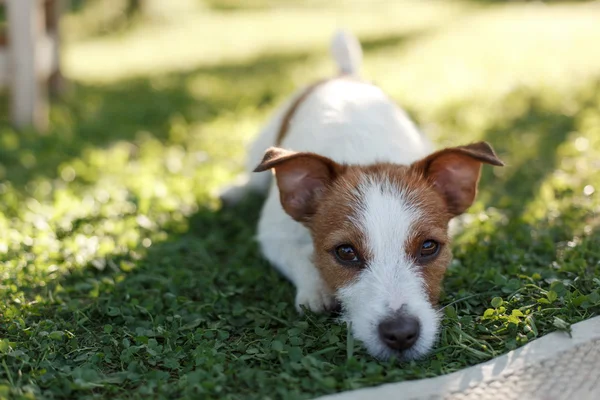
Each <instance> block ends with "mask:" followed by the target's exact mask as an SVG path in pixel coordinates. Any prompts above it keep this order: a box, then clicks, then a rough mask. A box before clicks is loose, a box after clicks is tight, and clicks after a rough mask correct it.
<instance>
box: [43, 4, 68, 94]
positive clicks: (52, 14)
mask: <svg viewBox="0 0 600 400" xmlns="http://www.w3.org/2000/svg"><path fill="white" fill-rule="evenodd" d="M64 6H65V4H64V1H62V0H46V29H47V31H48V34H49V35H50V37H51V38H52V39H53V41H54V43H53V45H54V47H53V57H52V59H53V64H52V70H53V72H52V74H51V75H50V93H51V94H53V95H59V94H61V93H62V92H64V91H65V90H66V86H67V84H66V81H65V79H64V77H63V75H62V71H61V68H60V67H61V66H60V47H61V46H60V44H61V40H60V16H61V14H62V13H63V8H64Z"/></svg>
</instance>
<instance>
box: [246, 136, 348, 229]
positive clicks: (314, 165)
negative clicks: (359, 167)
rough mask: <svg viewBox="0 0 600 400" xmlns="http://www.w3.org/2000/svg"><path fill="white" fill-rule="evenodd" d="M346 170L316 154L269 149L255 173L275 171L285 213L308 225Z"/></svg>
mask: <svg viewBox="0 0 600 400" xmlns="http://www.w3.org/2000/svg"><path fill="white" fill-rule="evenodd" d="M343 168H344V167H343V166H342V165H340V164H338V163H336V162H334V161H332V160H330V159H329V158H326V157H322V156H319V155H317V154H314V153H301V152H293V151H289V150H284V149H280V148H276V147H271V148H269V149H268V150H267V151H266V153H265V155H264V157H263V160H262V161H261V162H260V164H259V165H258V166H257V167H256V169H254V172H263V171H266V170H269V169H273V171H274V173H275V178H276V179H277V186H278V187H279V195H280V199H281V205H282V206H283V209H284V210H285V211H286V212H287V213H288V214H289V215H290V216H291V217H292V218H294V219H295V220H296V221H300V222H308V220H309V219H310V217H311V216H312V215H313V214H314V213H315V211H316V208H317V204H318V201H319V199H320V198H321V197H322V195H323V193H324V192H325V189H326V188H327V187H329V185H331V183H332V182H333V181H334V180H335V179H336V178H337V176H338V175H339V174H340V173H341V172H342V170H343Z"/></svg>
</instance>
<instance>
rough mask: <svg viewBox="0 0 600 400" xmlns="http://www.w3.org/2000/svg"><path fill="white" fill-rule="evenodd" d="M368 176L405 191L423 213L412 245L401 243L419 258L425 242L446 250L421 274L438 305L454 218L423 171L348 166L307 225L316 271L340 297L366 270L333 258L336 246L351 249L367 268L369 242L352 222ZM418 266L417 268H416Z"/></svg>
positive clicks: (447, 260)
mask: <svg viewBox="0 0 600 400" xmlns="http://www.w3.org/2000/svg"><path fill="white" fill-rule="evenodd" d="M367 176H373V177H377V178H378V180H383V179H387V180H388V181H390V182H391V183H392V184H393V185H395V186H396V187H398V188H399V189H400V190H402V191H403V192H404V193H405V195H406V198H407V199H408V201H409V202H410V203H413V204H418V207H419V209H420V211H421V213H422V218H421V220H420V221H419V224H418V227H416V228H415V230H414V232H413V234H412V235H411V237H410V239H409V242H408V243H398V247H399V248H405V249H406V251H407V252H408V253H409V256H411V258H414V256H415V254H418V253H417V250H419V249H420V247H421V245H422V243H423V241H425V240H427V239H433V240H436V241H437V242H439V243H440V244H441V245H442V248H441V249H440V252H439V255H438V256H437V257H436V258H435V259H432V260H431V261H430V262H428V263H426V264H424V265H421V266H420V268H421V273H422V276H423V278H424V280H425V282H426V286H427V291H428V295H429V298H430V301H431V302H432V303H433V304H435V303H436V302H437V300H438V298H439V294H440V291H441V284H442V279H443V276H444V272H445V270H446V267H447V265H448V264H449V262H450V259H451V251H450V246H449V239H448V236H447V227H448V222H449V220H450V218H451V215H450V214H449V213H448V211H447V208H446V206H445V203H444V201H443V199H442V198H441V196H440V195H439V193H438V192H437V191H435V190H434V189H433V187H432V186H431V184H430V183H429V182H428V181H427V179H425V177H424V176H423V175H422V173H421V172H420V171H417V170H415V169H411V168H410V167H406V166H400V165H394V164H374V165H370V166H366V167H363V166H348V167H347V168H346V169H345V170H344V172H343V173H342V174H341V175H340V176H339V177H338V178H337V179H336V181H335V182H334V183H333V184H332V186H331V187H330V188H329V190H328V191H327V193H325V194H324V196H323V197H322V199H321V202H320V204H319V207H318V209H317V211H316V214H315V216H314V218H312V220H311V222H310V223H309V224H307V226H308V227H309V228H310V230H311V232H312V236H313V241H314V247H315V259H314V262H315V265H316V266H317V268H319V270H320V272H321V274H322V277H323V279H324V280H325V282H326V283H327V284H328V286H329V287H330V289H332V290H334V291H336V290H338V289H340V288H342V287H345V286H347V285H349V284H350V283H351V282H352V281H353V280H355V279H357V278H358V277H359V276H360V273H361V270H362V269H361V268H358V267H357V268H354V267H348V266H344V265H340V264H339V263H338V262H337V261H336V259H335V256H334V254H333V252H332V251H333V250H334V249H335V247H336V246H338V245H341V244H351V245H352V246H354V248H355V249H356V250H357V251H358V253H359V255H360V256H361V258H362V259H363V260H365V261H366V262H368V261H369V259H371V258H372V254H369V249H368V247H367V242H366V238H365V237H364V233H363V232H361V231H360V229H359V227H358V226H357V225H356V224H355V223H353V222H352V218H354V217H356V216H357V211H358V210H357V207H358V206H359V202H360V199H359V198H357V197H356V192H357V188H358V186H359V184H360V183H361V182H362V180H363V179H364V178H365V177H367ZM417 265H418V263H417Z"/></svg>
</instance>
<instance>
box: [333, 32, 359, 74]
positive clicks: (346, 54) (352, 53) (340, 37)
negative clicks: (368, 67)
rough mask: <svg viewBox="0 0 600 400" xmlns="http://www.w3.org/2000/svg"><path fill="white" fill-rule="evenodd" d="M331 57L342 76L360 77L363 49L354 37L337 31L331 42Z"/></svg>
mask: <svg viewBox="0 0 600 400" xmlns="http://www.w3.org/2000/svg"><path fill="white" fill-rule="evenodd" d="M331 55H332V56H333V59H334V60H335V62H336V64H337V66H338V68H339V70H340V74H344V75H358V73H359V70H360V66H361V64H362V48H361V47H360V43H359V41H358V39H357V38H356V37H355V36H354V35H352V34H351V33H349V32H346V31H343V30H339V31H337V32H336V33H335V35H333V39H332V40H331Z"/></svg>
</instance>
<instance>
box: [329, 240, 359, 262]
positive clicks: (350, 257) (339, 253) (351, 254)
mask: <svg viewBox="0 0 600 400" xmlns="http://www.w3.org/2000/svg"><path fill="white" fill-rule="evenodd" d="M334 253H335V257H336V258H337V259H338V261H339V262H341V263H343V264H355V263H359V262H360V259H359V258H358V252H357V251H356V250H355V249H354V247H352V246H351V245H349V244H342V245H341V246H338V247H336V248H335V250H334Z"/></svg>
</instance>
